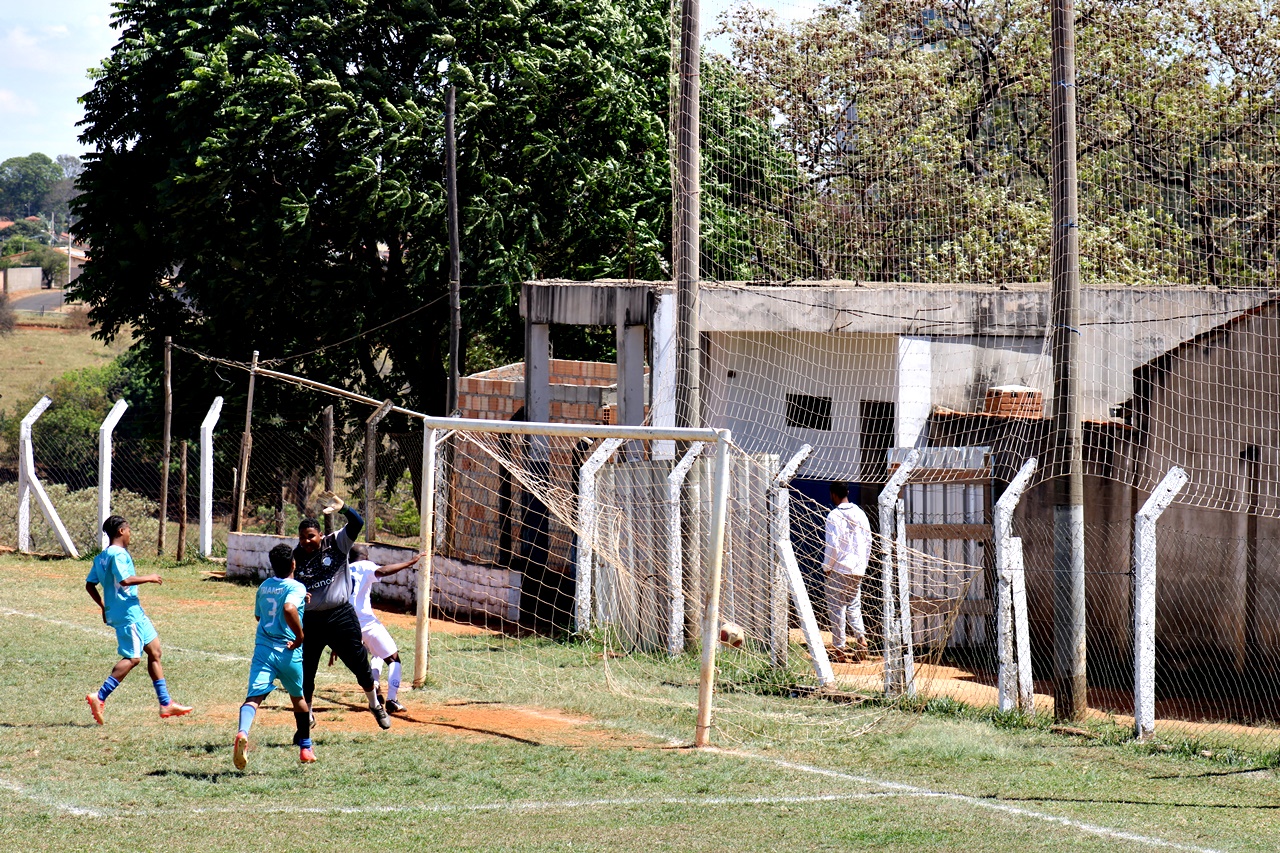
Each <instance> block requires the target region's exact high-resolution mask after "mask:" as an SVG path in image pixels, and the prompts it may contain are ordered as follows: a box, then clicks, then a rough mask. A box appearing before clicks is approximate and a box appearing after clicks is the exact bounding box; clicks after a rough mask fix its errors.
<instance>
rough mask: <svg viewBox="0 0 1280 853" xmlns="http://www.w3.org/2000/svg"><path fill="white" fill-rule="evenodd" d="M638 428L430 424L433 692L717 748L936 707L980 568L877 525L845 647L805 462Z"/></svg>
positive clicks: (711, 437) (820, 510) (820, 512)
mask: <svg viewBox="0 0 1280 853" xmlns="http://www.w3.org/2000/svg"><path fill="white" fill-rule="evenodd" d="M513 426H514V425H506V427H507V429H508V430H509V429H511V428H512V427H513ZM528 428H529V429H535V430H536V429H537V428H538V427H537V426H536V425H528ZM648 432H650V433H653V434H658V435H661V434H662V433H660V432H656V431H652V430H649V431H648ZM704 432H706V431H704ZM611 433H612V434H611ZM645 433H646V430H645V429H644V428H638V429H632V430H631V431H629V432H622V431H618V430H616V429H613V428H609V427H594V428H592V427H569V426H566V427H564V428H563V431H562V432H560V433H559V434H546V433H542V434H540V433H538V432H536V431H535V432H524V433H516V432H512V431H504V430H503V429H501V428H497V427H490V428H486V429H476V428H474V427H473V426H470V425H468V424H467V423H466V422H465V421H455V422H453V425H452V427H451V428H449V429H438V430H435V439H434V441H435V442H436V443H435V445H434V450H433V451H432V452H431V453H430V454H429V457H433V460H434V461H430V460H429V461H428V463H427V464H428V465H434V466H435V468H434V470H435V471H436V472H437V473H436V474H435V476H434V477H433V478H432V479H433V480H434V482H435V485H434V489H435V500H434V501H433V504H434V506H433V508H432V513H433V522H432V525H433V526H432V531H431V536H432V550H433V553H434V554H435V555H436V556H435V559H434V560H433V563H432V566H433V568H432V572H431V576H430V580H429V587H430V597H431V603H432V607H433V612H434V614H435V615H436V617H438V618H437V619H433V620H432V621H431V622H430V625H429V634H430V636H429V641H428V646H427V647H428V654H427V656H426V658H425V663H426V664H427V666H426V674H427V675H428V677H429V679H430V680H431V682H432V683H434V684H438V685H439V686H441V687H443V688H446V689H449V690H459V691H464V690H465V691H469V692H470V695H472V696H479V697H485V698H489V699H502V700H503V701H515V702H526V703H534V704H537V703H550V704H552V705H554V706H555V707H560V708H566V709H570V710H575V711H580V712H583V713H588V714H592V715H599V716H600V717H602V718H612V719H617V718H618V717H620V716H621V717H623V718H628V719H632V720H633V721H635V722H636V723H638V724H641V723H642V724H644V725H645V726H648V727H651V728H662V729H664V730H665V731H666V732H667V733H668V734H670V735H674V736H676V737H677V738H682V739H686V740H687V739H688V738H689V737H690V735H692V734H694V733H695V731H697V732H698V733H699V734H700V735H704V734H705V736H706V737H711V731H709V730H706V729H705V725H706V724H707V723H710V725H711V726H712V728H713V730H714V733H715V734H714V739H715V740H716V741H717V742H725V741H728V742H743V741H760V740H778V739H784V740H788V741H794V740H795V739H796V738H798V737H802V736H803V732H805V731H813V730H814V729H813V726H812V725H809V724H817V725H818V730H819V731H821V730H824V729H827V728H830V727H840V728H842V729H845V730H850V731H857V730H859V729H861V728H863V727H870V726H875V725H877V724H878V723H879V722H880V721H881V718H882V717H883V708H884V707H887V705H886V703H884V702H883V701H882V700H883V699H884V697H886V696H887V697H889V698H890V699H894V700H901V701H910V700H912V699H919V698H922V697H925V696H927V695H929V693H930V683H931V679H932V676H933V672H932V669H933V668H934V664H935V663H936V659H937V656H938V654H939V653H940V652H941V650H942V649H943V648H944V647H945V646H946V643H947V640H948V638H949V637H950V636H951V634H952V632H953V631H954V630H955V629H956V625H957V617H958V616H959V614H960V612H961V605H962V602H963V601H964V600H965V598H966V595H967V594H968V592H969V588H970V586H971V584H972V582H973V579H974V577H975V575H976V574H978V573H980V572H981V562H982V561H981V559H980V558H978V559H972V557H973V555H972V554H970V555H968V556H969V557H970V558H971V559H970V560H969V561H968V562H966V561H965V559H963V558H964V557H965V556H966V555H964V554H962V553H961V554H958V555H957V556H958V557H960V559H955V560H948V559H943V558H940V557H937V556H933V555H928V554H925V553H924V552H921V551H918V550H915V549H913V548H911V547H909V546H908V545H907V543H906V541H905V539H904V538H901V537H898V536H894V535H890V536H883V535H873V536H872V537H871V547H870V557H871V560H870V562H871V571H869V573H868V574H867V575H866V576H865V577H863V578H861V579H860V580H861V584H860V588H858V587H859V585H858V583H857V582H856V581H855V582H853V585H854V587H855V588H857V593H856V594H853V595H846V596H845V600H844V602H843V604H844V606H845V608H846V617H847V618H846V622H847V625H848V628H847V640H846V642H845V644H844V650H842V651H838V650H835V649H833V648H831V642H832V640H831V634H830V631H829V630H827V626H828V623H829V618H830V611H831V606H830V605H831V604H832V602H829V601H828V600H827V596H825V595H824V589H826V588H827V587H828V586H829V585H830V581H829V579H827V582H826V583H824V579H823V578H822V567H823V566H822V564H823V558H824V554H823V548H824V521H825V516H826V514H827V512H828V511H829V510H830V509H831V507H830V506H829V505H828V506H825V507H824V506H822V505H820V504H818V503H817V502H815V501H814V500H813V499H811V498H809V497H806V496H804V495H802V494H800V493H798V492H796V491H794V490H793V489H791V488H790V485H789V482H788V480H789V478H790V476H791V475H793V474H794V470H795V464H798V463H799V462H800V461H802V458H803V457H801V458H800V459H796V460H795V464H793V465H791V466H790V469H791V470H790V471H789V472H788V471H787V470H786V469H787V467H788V465H787V463H788V462H789V461H792V460H788V459H783V458H780V457H778V456H777V455H770V454H752V453H747V452H746V451H744V450H743V449H741V448H740V447H737V446H736V445H734V444H732V443H731V440H730V439H728V437H727V436H725V435H724V434H723V433H722V434H721V435H720V436H719V437H718V438H717V437H715V434H714V433H708V434H706V435H703V437H702V438H703V440H701V441H693V442H689V441H684V442H675V441H672V440H671V439H670V436H668V437H666V438H645V437H644V434H645ZM428 440H430V439H428ZM424 523H425V522H424ZM898 532H899V533H903V534H904V535H905V533H904V531H898ZM855 599H856V604H855ZM904 602H905V605H904ZM850 607H853V609H854V610H856V611H858V612H857V615H856V616H855V614H854V613H853V612H850V611H849V608H850ZM908 626H910V627H908ZM713 652H714V660H713V655H712V654H711V653H713ZM709 667H710V668H709ZM708 703H709V704H708ZM864 704H865V707H857V706H863V705H864ZM709 708H711V709H713V710H712V711H711V714H712V716H711V717H710V719H709V720H708V719H707V718H706V717H704V718H703V719H702V721H701V722H699V717H698V715H699V711H700V710H701V711H702V713H703V714H707V713H708V711H709ZM801 724H804V725H801Z"/></svg>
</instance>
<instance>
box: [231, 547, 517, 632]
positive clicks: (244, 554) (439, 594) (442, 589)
mask: <svg viewBox="0 0 1280 853" xmlns="http://www.w3.org/2000/svg"><path fill="white" fill-rule="evenodd" d="M279 544H285V545H288V546H290V547H293V546H295V545H297V544H298V539H297V537H296V536H273V535H270V534H264V533H232V534H230V535H229V536H228V537H227V577H229V578H237V579H240V580H253V581H261V580H262V579H264V578H266V577H267V576H269V575H270V574H271V567H270V562H269V560H268V558H267V554H268V552H270V550H271V549H272V548H274V547H275V546H276V545H279ZM414 553H416V552H415V551H414V550H413V549H412V548H396V547H393V546H390V545H370V546H369V559H371V560H373V561H374V562H375V563H378V564H379V565H387V564H389V563H398V562H401V561H403V560H407V559H409V558H410V557H412V556H413V555H414ZM520 583H521V578H520V575H519V574H518V573H516V572H510V571H506V570H502V569H494V568H489V567H486V566H476V565H472V564H469V563H465V562H462V561H460V560H453V559H450V558H448V557H440V556H436V557H434V558H433V559H432V561H431V605H432V607H434V608H436V609H437V610H439V611H441V612H443V613H447V614H449V615H451V616H453V617H454V618H457V619H460V620H464V621H466V620H477V621H483V620H485V619H487V618H498V619H502V620H505V621H508V622H518V621H519V619H520ZM417 588H418V569H417V567H416V566H414V567H412V568H408V569H405V570H404V571H403V572H397V573H396V574H394V575H392V576H391V577H389V578H386V579H384V580H382V581H380V582H379V583H376V584H374V585H373V590H372V596H371V597H372V598H373V600H374V601H375V602H381V603H390V604H395V605H398V606H401V607H406V608H412V607H414V606H415V604H416V601H417V596H416V592H417Z"/></svg>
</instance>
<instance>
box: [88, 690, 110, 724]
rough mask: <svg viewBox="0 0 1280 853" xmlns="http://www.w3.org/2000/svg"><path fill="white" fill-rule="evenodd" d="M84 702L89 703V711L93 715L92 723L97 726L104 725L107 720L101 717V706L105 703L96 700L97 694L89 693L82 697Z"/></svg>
mask: <svg viewBox="0 0 1280 853" xmlns="http://www.w3.org/2000/svg"><path fill="white" fill-rule="evenodd" d="M84 701H86V702H88V703H89V711H90V712H91V713H92V714H93V721H94V722H95V723H97V724H98V725H102V724H104V723H105V722H106V721H107V719H106V717H104V716H102V706H103V705H105V704H106V703H105V702H103V701H102V700H101V699H99V698H98V694H97V693H90V694H89V695H88V696H86V697H84Z"/></svg>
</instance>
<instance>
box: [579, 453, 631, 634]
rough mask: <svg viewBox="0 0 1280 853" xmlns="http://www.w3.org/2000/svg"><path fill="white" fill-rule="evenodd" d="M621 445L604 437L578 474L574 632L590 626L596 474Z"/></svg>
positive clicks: (588, 628) (580, 631) (582, 630)
mask: <svg viewBox="0 0 1280 853" xmlns="http://www.w3.org/2000/svg"><path fill="white" fill-rule="evenodd" d="M621 445H622V439H620V438H607V439H605V440H604V441H602V442H600V446H599V447H597V448H596V449H595V451H594V452H593V453H592V454H591V455H590V456H589V457H587V461H586V462H584V463H582V469H581V470H580V471H579V474H578V530H579V534H578V565H577V582H576V583H575V585H574V599H575V600H574V630H576V631H577V632H578V633H582V632H584V631H587V630H590V628H591V585H592V583H593V581H594V579H593V578H592V576H591V570H592V559H593V557H594V556H595V552H594V546H595V535H596V473H597V472H598V471H599V470H600V469H601V468H602V467H604V463H605V462H606V461H608V459H609V457H610V456H612V455H613V454H614V451H616V450H617V449H618V448H619V447H620V446H621Z"/></svg>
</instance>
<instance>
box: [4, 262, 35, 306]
mask: <svg viewBox="0 0 1280 853" xmlns="http://www.w3.org/2000/svg"><path fill="white" fill-rule="evenodd" d="M42 275H43V271H42V270H41V269H40V267H10V268H9V269H5V270H0V280H3V288H0V289H3V291H4V293H5V294H6V295H8V296H9V297H10V298H13V297H14V296H17V295H18V294H22V293H30V292H31V291H35V290H39V289H40V288H41V287H42V283H41V282H42Z"/></svg>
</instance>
